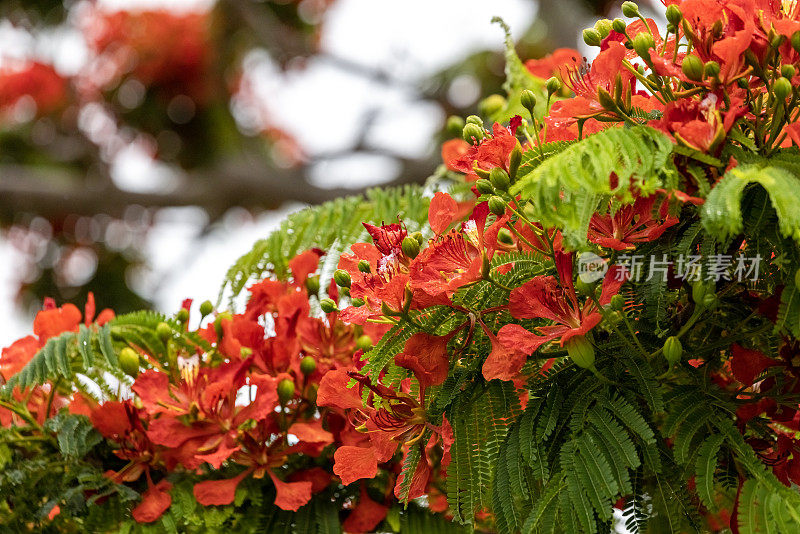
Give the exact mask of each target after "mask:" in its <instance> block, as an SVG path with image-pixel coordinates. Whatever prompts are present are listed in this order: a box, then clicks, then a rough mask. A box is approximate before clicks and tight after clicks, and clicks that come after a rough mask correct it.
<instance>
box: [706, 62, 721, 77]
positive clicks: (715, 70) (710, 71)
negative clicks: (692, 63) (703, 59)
mask: <svg viewBox="0 0 800 534" xmlns="http://www.w3.org/2000/svg"><path fill="white" fill-rule="evenodd" d="M705 71H706V76H707V77H709V78H716V77H717V76H719V63H717V62H716V61H709V62H707V63H706V64H705Z"/></svg>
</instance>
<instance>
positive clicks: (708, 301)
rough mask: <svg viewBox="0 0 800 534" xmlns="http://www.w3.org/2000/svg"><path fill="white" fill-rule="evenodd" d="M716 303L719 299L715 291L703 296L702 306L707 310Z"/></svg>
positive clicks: (714, 306)
mask: <svg viewBox="0 0 800 534" xmlns="http://www.w3.org/2000/svg"><path fill="white" fill-rule="evenodd" d="M717 304H719V300H718V299H717V295H716V293H706V294H705V295H704V296H703V306H705V307H706V308H708V309H709V310H713V309H714V308H716V307H717Z"/></svg>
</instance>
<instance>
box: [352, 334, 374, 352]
mask: <svg viewBox="0 0 800 534" xmlns="http://www.w3.org/2000/svg"><path fill="white" fill-rule="evenodd" d="M356 348H358V349H360V350H363V351H364V352H367V351H368V350H369V349H371V348H372V338H371V337H369V336H368V335H366V334H364V335H363V336H359V338H358V339H356Z"/></svg>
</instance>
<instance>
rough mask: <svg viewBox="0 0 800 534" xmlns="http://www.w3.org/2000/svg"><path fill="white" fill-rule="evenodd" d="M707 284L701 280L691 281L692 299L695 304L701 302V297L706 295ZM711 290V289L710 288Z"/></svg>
mask: <svg viewBox="0 0 800 534" xmlns="http://www.w3.org/2000/svg"><path fill="white" fill-rule="evenodd" d="M709 289H710V288H709V286H708V284H707V283H705V282H702V281H700V280H698V281H696V282H693V283H692V300H693V301H694V303H695V304H702V303H703V297H705V296H706V293H708V291H709ZM712 291H713V289H712Z"/></svg>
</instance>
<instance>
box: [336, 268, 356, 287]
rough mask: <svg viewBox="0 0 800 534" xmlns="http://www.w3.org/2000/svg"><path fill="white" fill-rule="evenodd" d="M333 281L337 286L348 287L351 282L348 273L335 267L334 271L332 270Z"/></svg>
mask: <svg viewBox="0 0 800 534" xmlns="http://www.w3.org/2000/svg"><path fill="white" fill-rule="evenodd" d="M333 281H334V282H336V285H337V286H339V287H350V284H351V283H352V280H351V279H350V273H348V272H347V271H345V270H344V269H336V271H334V273H333Z"/></svg>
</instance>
